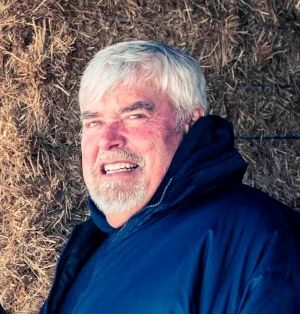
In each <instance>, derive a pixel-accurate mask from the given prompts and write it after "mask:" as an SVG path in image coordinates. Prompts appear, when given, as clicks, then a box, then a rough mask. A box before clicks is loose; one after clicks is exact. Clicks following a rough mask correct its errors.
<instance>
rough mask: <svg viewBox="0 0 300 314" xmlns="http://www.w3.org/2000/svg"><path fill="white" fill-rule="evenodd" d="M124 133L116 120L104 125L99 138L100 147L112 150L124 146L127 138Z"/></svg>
mask: <svg viewBox="0 0 300 314" xmlns="http://www.w3.org/2000/svg"><path fill="white" fill-rule="evenodd" d="M122 133H123V132H122V129H121V126H120V125H119V124H118V123H116V122H115V123H107V124H106V125H104V126H102V130H101V133H100V134H99V140H98V145H99V148H100V149H101V150H112V149H117V148H122V147H124V146H125V144H126V138H125V136H124V134H122Z"/></svg>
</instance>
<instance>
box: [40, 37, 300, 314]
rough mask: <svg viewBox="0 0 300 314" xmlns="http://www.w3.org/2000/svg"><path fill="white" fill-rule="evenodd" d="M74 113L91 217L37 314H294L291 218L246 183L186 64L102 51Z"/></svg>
mask: <svg viewBox="0 0 300 314" xmlns="http://www.w3.org/2000/svg"><path fill="white" fill-rule="evenodd" d="M79 102H80V108H81V117H82V126H83V127H82V165H83V175H84V180H85V183H86V186H87V188H88V191H89V194H90V198H89V200H88V208H89V210H90V213H91V219H90V220H88V221H87V222H85V223H83V224H82V225H80V226H78V227H77V228H75V230H74V232H73V234H72V236H71V239H70V240H69V242H68V244H67V246H66V248H65V250H64V252H63V254H62V256H61V258H60V261H59V263H58V267H57V270H56V277H55V280H54V283H53V286H52V289H51V292H50V294H49V297H48V299H47V300H46V302H45V304H44V306H43V308H42V310H41V313H51V314H52V313H68V314H70V313H72V314H79V313H80V314H83V313H133V314H135V313H139V314H140V313H155V314H160V313H202V314H204V313H207V314H211V313H217V314H218V313H230V314H231V313H243V314H246V313H247V314H250V313H251V314H254V313H255V314H257V313H285V314H287V313H300V306H299V301H298V299H299V293H300V282H299V279H300V276H299V275H300V270H299V266H300V258H299V252H298V244H297V242H296V237H295V234H294V229H292V226H291V225H290V224H289V220H290V219H288V216H289V215H290V214H291V213H292V212H291V211H290V210H289V209H288V208H285V207H284V206H283V205H281V204H279V203H278V202H276V201H275V200H272V199H271V198H269V197H268V196H266V195H265V194H263V193H261V192H259V191H257V190H255V189H252V188H249V187H247V186H244V185H242V183H241V180H242V176H243V174H244V172H245V169H246V164H245V162H244V161H243V159H242V158H241V156H240V155H239V153H238V152H237V151H236V150H235V149H234V143H233V132H232V127H231V125H230V123H229V122H227V121H225V120H223V119H221V118H219V117H215V116H205V114H206V113H207V100H206V91H205V80H204V77H203V74H202V72H201V70H200V68H199V66H198V64H197V62H196V61H195V60H194V59H192V58H191V57H189V56H186V55H185V54H183V53H182V52H180V51H178V50H176V49H173V48H171V47H168V46H164V45H161V44H157V43H154V42H146V41H133V42H125V43H119V44H116V45H113V46H110V47H107V48H106V49H103V50H101V51H100V52H99V53H98V54H96V56H95V57H94V59H93V60H92V61H91V62H90V64H89V65H88V67H87V68H86V70H85V72H84V75H83V77H82V81H81V86H80V92H79Z"/></svg>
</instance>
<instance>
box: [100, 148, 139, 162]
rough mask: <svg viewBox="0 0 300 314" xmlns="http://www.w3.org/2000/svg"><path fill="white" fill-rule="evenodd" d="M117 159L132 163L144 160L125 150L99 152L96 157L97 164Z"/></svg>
mask: <svg viewBox="0 0 300 314" xmlns="http://www.w3.org/2000/svg"><path fill="white" fill-rule="evenodd" d="M117 159H130V160H131V161H134V162H137V163H139V162H142V161H143V160H144V159H143V158H142V157H140V156H139V155H137V154H136V153H133V152H130V151H128V150H126V149H118V150H114V151H108V152H100V153H99V154H98V157H97V162H96V163H99V162H100V161H102V160H105V161H113V160H117Z"/></svg>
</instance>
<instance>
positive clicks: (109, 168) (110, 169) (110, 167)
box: [104, 163, 138, 173]
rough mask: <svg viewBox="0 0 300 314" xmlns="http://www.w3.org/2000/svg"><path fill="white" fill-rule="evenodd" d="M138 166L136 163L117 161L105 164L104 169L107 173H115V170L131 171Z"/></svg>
mask: <svg viewBox="0 0 300 314" xmlns="http://www.w3.org/2000/svg"><path fill="white" fill-rule="evenodd" d="M137 167H138V166H137V165H136V164H130V163H115V164H106V165H104V171H105V172H106V173H114V172H121V171H131V170H133V169H135V168H137Z"/></svg>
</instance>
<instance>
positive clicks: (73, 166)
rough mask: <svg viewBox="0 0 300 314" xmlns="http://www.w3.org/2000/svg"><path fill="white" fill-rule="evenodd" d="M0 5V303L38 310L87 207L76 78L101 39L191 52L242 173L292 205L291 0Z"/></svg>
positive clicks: (297, 56) (295, 160) (53, 0)
mask: <svg viewBox="0 0 300 314" xmlns="http://www.w3.org/2000/svg"><path fill="white" fill-rule="evenodd" d="M0 14H1V17H0V65H1V70H0V71H1V72H0V101H1V105H0V119H1V121H0V123H1V125H0V171H1V174H0V198H1V199H0V222H1V223H0V248H1V254H0V303H1V304H2V305H3V306H4V308H5V309H6V310H7V311H8V312H9V313H37V312H38V309H39V307H40V306H41V303H42V301H43V300H44V298H45V297H46V295H47V293H48V289H49V287H50V285H51V280H52V276H53V271H54V266H55V263H56V261H57V257H58V255H59V252H60V250H61V248H62V246H63V244H64V243H65V241H66V238H67V236H68V234H69V232H70V230H71V229H72V227H73V226H74V225H75V224H76V223H78V222H80V221H82V220H83V219H85V218H86V217H87V213H86V211H85V205H84V200H85V197H86V191H85V188H84V184H83V181H82V177H81V166H80V136H79V133H80V123H79V118H78V112H79V110H78V103H77V90H78V85H79V80H80V75H81V73H82V71H83V69H84V67H85V65H86V63H87V62H88V60H90V58H91V57H92V56H93V55H94V54H95V53H96V52H97V51H98V50H99V49H101V48H102V47H105V46H107V45H109V44H112V43H116V42H119V41H124V40H131V39H153V40H157V41H162V42H165V43H168V44H171V45H175V46H177V47H180V48H182V49H183V50H185V51H187V52H188V53H190V54H192V55H193V56H194V57H195V58H196V59H197V60H199V62H200V63H201V64H202V66H203V69H204V71H205V75H206V78H207V83H208V88H209V100H210V105H211V113H214V114H218V115H221V116H223V117H226V118H227V119H229V120H231V121H232V122H233V123H234V125H235V132H236V136H237V137H238V138H239V139H238V142H237V145H238V147H239V148H240V150H241V151H242V153H243V155H244V157H245V159H246V160H247V161H248V162H249V169H248V172H247V175H246V178H245V181H246V182H247V183H248V184H250V185H251V186H256V187H259V188H261V189H263V190H264V191H266V192H267V193H268V194H270V195H272V196H273V197H275V198H277V199H280V200H281V201H283V202H284V203H286V204H288V205H291V206H293V207H295V208H299V194H300V191H299V186H300V178H299V163H300V157H299V156H300V155H299V150H300V149H299V134H300V128H299V125H300V123H299V120H300V119H299V115H300V110H299V87H300V81H299V73H300V49H299V48H300V39H299V38H300V37H299V33H300V2H299V1H293V0H281V1H275V0H274V1H271V0H270V1H269V0H255V1H254V0H240V1H238V0H199V1H192V0H173V1H171V0H164V1H158V0H147V1H146V0H127V1H121V0H120V1H119V0H114V1H110V0H100V1H99V0H97V1H96V0H95V1H94V0H89V1H87V0H74V1H73V0H72V1H71V0H70V1H68V0H40V1H33V0H27V1H18V0H4V1H3V0H2V1H1V2H0ZM266 136H269V137H271V138H264V137H266ZM297 136H298V138H297ZM282 137H283V138H282Z"/></svg>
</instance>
